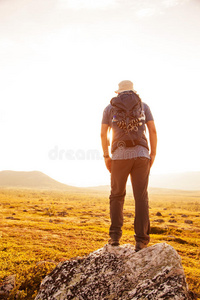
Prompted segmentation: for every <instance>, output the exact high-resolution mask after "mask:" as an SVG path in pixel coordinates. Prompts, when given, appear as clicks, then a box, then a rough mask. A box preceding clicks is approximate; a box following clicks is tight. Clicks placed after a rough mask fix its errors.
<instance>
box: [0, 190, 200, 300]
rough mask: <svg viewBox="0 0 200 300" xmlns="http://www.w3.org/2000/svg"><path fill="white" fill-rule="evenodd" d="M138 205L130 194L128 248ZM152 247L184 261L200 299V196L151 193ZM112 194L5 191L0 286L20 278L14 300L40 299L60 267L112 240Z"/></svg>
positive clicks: (0, 215)
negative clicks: (166, 248) (167, 248)
mask: <svg viewBox="0 0 200 300" xmlns="http://www.w3.org/2000/svg"><path fill="white" fill-rule="evenodd" d="M133 217H134V202H133V200H132V196H131V194H130V193H128V194H127V197H126V202H125V207H124V227H123V238H122V241H121V242H122V243H124V244H127V243H134V237H133V235H134V232H133ZM150 219H151V242H150V245H153V244H155V243H160V242H166V243H168V244H170V245H172V246H173V247H174V248H175V249H176V250H177V251H178V253H179V254H180V256H181V258H182V264H183V268H184V271H185V274H186V278H187V282H188V285H189V288H190V290H192V291H193V292H194V293H196V294H197V295H198V297H199V298H200V267H199V259H200V192H181V191H170V190H157V189H152V190H150ZM109 222H110V221H109V200H108V194H107V193H105V191H103V190H102V189H101V190H99V191H98V190H95V189H94V190H88V191H87V190H86V189H84V190H75V191H74V192H73V191H72V192H65V191H48V190H30V189H6V188H5V189H1V190H0V282H2V281H3V280H4V279H5V278H6V277H7V276H8V275H16V286H15V288H14V289H13V291H12V293H11V294H10V298H9V299H10V300H11V299H27V300H31V299H34V297H35V295H36V294H37V290H38V288H39V285H40V282H41V280H42V278H43V277H44V276H45V275H46V274H47V273H48V272H50V271H51V270H52V269H53V268H54V267H55V266H56V264H57V263H58V262H60V261H64V260H67V259H70V258H72V257H76V256H83V255H86V254H88V253H90V252H92V251H94V250H97V249H98V248H101V247H103V246H104V245H105V244H106V243H107V240H108V229H109Z"/></svg>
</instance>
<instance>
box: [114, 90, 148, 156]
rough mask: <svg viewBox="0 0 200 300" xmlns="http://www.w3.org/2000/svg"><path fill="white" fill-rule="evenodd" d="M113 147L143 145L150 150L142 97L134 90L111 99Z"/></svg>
mask: <svg viewBox="0 0 200 300" xmlns="http://www.w3.org/2000/svg"><path fill="white" fill-rule="evenodd" d="M110 104H111V106H112V109H111V117H112V125H111V127H112V132H113V133H112V134H113V135H112V147H111V152H112V153H113V152H114V151H115V150H116V149H117V148H118V147H134V146H136V145H141V146H144V147H146V148H147V149H148V150H149V147H148V143H147V139H146V136H145V114H144V110H143V104H142V101H141V99H140V97H139V96H138V95H137V94H136V93H135V92H133V91H128V92H127V91H126V92H123V93H120V94H119V95H118V96H117V97H114V98H112V99H111V101H110Z"/></svg>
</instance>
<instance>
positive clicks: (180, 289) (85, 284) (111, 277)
mask: <svg viewBox="0 0 200 300" xmlns="http://www.w3.org/2000/svg"><path fill="white" fill-rule="evenodd" d="M65 299H67V300H70V299H74V300H75V299H76V300H78V299H80V300H81V299H82V300H85V299H98V300H99V299H110V300H111V299H116V300H119V299H134V300H136V299H140V300H141V299H154V300H155V299H168V300H169V299H173V300H182V299H191V298H190V296H189V292H188V288H187V283H186V280H185V275H184V271H183V268H182V265H181V258H180V256H179V255H178V253H177V252H176V251H175V249H174V248H173V247H171V246H170V245H167V244H165V243H161V244H156V245H154V246H151V247H148V248H146V249H143V250H141V251H139V252H135V251H134V248H133V246H132V245H124V246H119V247H112V246H110V245H105V246H104V247H103V248H101V249H99V250H97V251H95V252H93V253H90V254H89V255H88V256H87V257H84V258H76V259H73V260H69V261H66V262H64V263H60V264H59V265H58V266H57V267H56V268H55V269H54V270H53V271H52V272H51V273H50V274H49V275H48V276H46V277H45V278H44V280H43V281H42V283H41V286H40V290H39V293H38V295H37V297H36V298H35V300H65Z"/></svg>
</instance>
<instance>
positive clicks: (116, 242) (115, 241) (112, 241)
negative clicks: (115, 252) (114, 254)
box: [108, 239, 119, 246]
mask: <svg viewBox="0 0 200 300" xmlns="http://www.w3.org/2000/svg"><path fill="white" fill-rule="evenodd" d="M108 244H109V245H111V246H119V240H113V239H109V241H108Z"/></svg>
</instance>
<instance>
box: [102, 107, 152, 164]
mask: <svg viewBox="0 0 200 300" xmlns="http://www.w3.org/2000/svg"><path fill="white" fill-rule="evenodd" d="M142 104H143V110H144V114H145V123H147V122H148V121H153V115H152V113H151V110H150V108H149V106H148V105H147V104H146V103H144V102H143V103H142ZM111 109H112V105H111V104H109V105H108V106H107V107H106V108H105V109H104V112H103V118H102V122H101V123H102V124H107V125H108V126H109V127H110V128H111V127H112V115H111ZM137 157H146V158H149V159H150V156H149V151H148V150H147V148H145V147H143V146H140V145H137V146H135V147H126V148H124V147H122V148H121V147H118V148H117V149H116V150H115V151H114V153H113V154H112V160H121V159H131V158H137Z"/></svg>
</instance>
